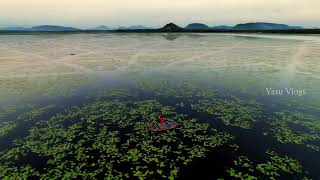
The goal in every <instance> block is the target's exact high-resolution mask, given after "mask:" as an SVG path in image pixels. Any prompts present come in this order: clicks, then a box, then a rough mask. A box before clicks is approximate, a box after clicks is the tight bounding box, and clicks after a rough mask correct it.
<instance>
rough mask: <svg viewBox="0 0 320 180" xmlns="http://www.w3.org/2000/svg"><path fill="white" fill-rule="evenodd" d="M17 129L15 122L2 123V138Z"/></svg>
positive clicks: (0, 126)
mask: <svg viewBox="0 0 320 180" xmlns="http://www.w3.org/2000/svg"><path fill="white" fill-rule="evenodd" d="M15 127H16V124H15V123H13V122H3V123H0V138H1V137H2V136H4V135H6V134H7V133H8V132H9V131H10V130H11V129H13V128H15Z"/></svg>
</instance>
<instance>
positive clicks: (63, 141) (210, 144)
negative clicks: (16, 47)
mask: <svg viewBox="0 0 320 180" xmlns="http://www.w3.org/2000/svg"><path fill="white" fill-rule="evenodd" d="M160 112H161V113H163V114H167V115H171V118H170V120H174V121H176V122H178V123H180V125H181V128H180V129H175V130H172V131H166V132H163V133H153V132H148V131H146V130H145V126H146V125H148V124H150V123H154V122H157V121H158V118H157V117H158V115H159V113H160ZM30 115H37V114H35V112H32V113H29V115H28V114H27V115H25V116H21V118H22V117H24V118H27V119H28V118H30ZM40 119H41V117H40ZM231 139H233V137H232V136H231V135H229V134H227V133H223V132H219V131H218V130H215V129H212V128H210V127H209V125H208V124H204V123H200V122H199V121H198V120H196V119H190V118H188V117H187V116H185V115H182V114H177V113H175V112H174V109H173V108H172V107H169V106H163V105H161V104H160V103H158V102H157V101H154V100H147V101H138V102H120V101H113V102H95V103H92V104H88V105H85V106H82V107H76V106H75V107H72V108H70V109H68V110H67V111H65V112H63V113H59V114H55V115H53V116H51V117H49V118H48V120H47V121H38V122H37V123H36V124H35V125H34V126H33V127H32V128H30V130H29V134H28V136H26V137H25V138H23V139H19V140H16V141H15V142H14V145H13V146H12V147H10V148H8V149H6V150H4V151H2V152H1V153H0V162H1V165H0V177H1V178H5V177H8V178H18V177H22V178H27V177H29V178H30V177H33V178H53V179H61V178H79V177H81V178H99V177H104V178H110V179H122V178H129V177H139V178H159V177H162V178H169V179H173V178H175V177H177V176H178V173H179V170H180V168H181V167H183V166H186V165H188V164H190V163H191V162H192V161H193V160H194V159H195V158H200V157H205V156H206V154H207V153H208V152H209V151H210V150H211V149H213V148H216V147H219V146H222V145H224V144H225V143H227V142H228V141H229V140H231Z"/></svg>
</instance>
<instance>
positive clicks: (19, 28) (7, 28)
mask: <svg viewBox="0 0 320 180" xmlns="http://www.w3.org/2000/svg"><path fill="white" fill-rule="evenodd" d="M28 29H29V28H24V27H6V28H1V29H0V31H26V30H28Z"/></svg>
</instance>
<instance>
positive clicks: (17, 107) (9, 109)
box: [0, 104, 34, 120]
mask: <svg viewBox="0 0 320 180" xmlns="http://www.w3.org/2000/svg"><path fill="white" fill-rule="evenodd" d="M33 107H34V106H33V105H31V104H13V105H3V106H0V120H1V119H2V118H5V117H6V116H8V115H11V114H14V113H17V112H20V111H27V110H29V109H31V108H33Z"/></svg>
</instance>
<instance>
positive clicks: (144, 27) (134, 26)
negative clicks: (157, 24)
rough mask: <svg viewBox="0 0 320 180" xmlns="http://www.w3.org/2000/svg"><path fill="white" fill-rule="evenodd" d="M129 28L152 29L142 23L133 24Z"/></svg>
mask: <svg viewBox="0 0 320 180" xmlns="http://www.w3.org/2000/svg"><path fill="white" fill-rule="evenodd" d="M128 29H151V28H148V27H146V26H142V25H133V26H129V27H128Z"/></svg>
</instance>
